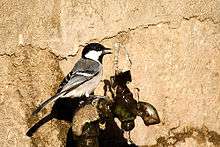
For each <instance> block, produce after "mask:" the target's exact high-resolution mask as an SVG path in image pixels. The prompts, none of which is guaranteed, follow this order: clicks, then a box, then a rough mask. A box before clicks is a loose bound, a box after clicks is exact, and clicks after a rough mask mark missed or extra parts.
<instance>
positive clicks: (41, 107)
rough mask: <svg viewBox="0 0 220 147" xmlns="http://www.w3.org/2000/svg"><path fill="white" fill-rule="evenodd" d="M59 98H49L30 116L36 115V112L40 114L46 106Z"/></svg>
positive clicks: (56, 96) (57, 96)
mask: <svg viewBox="0 0 220 147" xmlns="http://www.w3.org/2000/svg"><path fill="white" fill-rule="evenodd" d="M58 98H59V95H55V96H52V97H51V98H49V99H47V100H46V101H44V102H43V103H41V104H40V105H39V106H38V107H37V109H36V110H34V111H33V112H32V115H36V114H37V113H38V112H40V111H41V110H42V109H43V108H44V107H45V106H46V105H47V104H49V103H51V102H53V101H55V100H57V99H58Z"/></svg>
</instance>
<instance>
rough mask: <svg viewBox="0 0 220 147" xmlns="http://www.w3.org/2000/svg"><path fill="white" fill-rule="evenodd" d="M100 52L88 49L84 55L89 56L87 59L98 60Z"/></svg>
mask: <svg viewBox="0 0 220 147" xmlns="http://www.w3.org/2000/svg"><path fill="white" fill-rule="evenodd" d="M101 54H102V51H89V52H88V53H87V54H86V55H85V57H86V58H89V59H92V60H95V61H98V59H99V57H100V55H101Z"/></svg>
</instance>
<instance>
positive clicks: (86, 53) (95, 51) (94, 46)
mask: <svg viewBox="0 0 220 147" xmlns="http://www.w3.org/2000/svg"><path fill="white" fill-rule="evenodd" d="M110 50H111V49H110V48H106V47H104V46H103V45H101V44H99V43H90V44H88V45H86V46H85V47H84V49H83V51H82V58H86V59H91V60H95V61H99V62H100V63H102V58H103V57H104V55H106V54H111V52H110Z"/></svg>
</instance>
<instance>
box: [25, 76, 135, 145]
mask: <svg viewBox="0 0 220 147" xmlns="http://www.w3.org/2000/svg"><path fill="white" fill-rule="evenodd" d="M104 84H105V85H104V87H103V89H104V95H106V93H107V91H109V92H110V93H111V95H112V97H114V93H113V91H112V89H111V84H110V81H109V80H104ZM82 100H83V98H74V99H72V98H61V99H58V100H57V101H56V102H55V103H54V105H53V107H52V110H51V113H50V114H48V115H46V116H45V117H44V118H42V119H41V120H39V121H38V122H37V123H36V124H34V126H32V127H31V128H30V129H29V130H28V131H27V133H26V135H27V136H29V137H31V136H32V135H33V134H34V133H35V132H36V131H37V130H38V129H39V128H40V127H41V126H42V125H43V124H45V123H47V122H48V121H50V120H52V119H53V118H55V119H58V120H65V121H68V122H72V119H73V116H74V114H75V112H76V110H77V109H78V108H79V105H80V104H81V101H82ZM123 132H124V131H123V130H121V129H120V128H119V127H118V126H117V124H116V123H115V121H114V120H109V121H107V122H106V129H105V130H100V134H99V137H98V140H99V146H100V147H112V146H117V147H135V146H136V145H134V144H132V145H129V144H128V143H127V139H125V138H124V136H123ZM71 146H76V140H74V138H73V134H72V128H69V131H68V133H67V139H66V147H71Z"/></svg>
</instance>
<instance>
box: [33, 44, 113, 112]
mask: <svg viewBox="0 0 220 147" xmlns="http://www.w3.org/2000/svg"><path fill="white" fill-rule="evenodd" d="M109 50H110V49H109V48H105V47H104V46H103V45H101V44H99V43H90V44H88V45H86V46H85V47H84V49H83V51H82V56H81V58H80V59H79V60H78V62H77V63H76V64H75V66H74V67H73V69H72V71H71V72H70V73H69V74H68V75H67V76H66V77H65V78H64V79H63V81H62V82H61V84H60V86H59V88H58V90H57V92H56V94H55V95H54V96H52V97H51V98H49V99H47V100H46V101H44V102H43V103H42V104H40V105H39V106H38V107H37V109H36V110H35V111H34V112H33V113H32V115H35V114H37V113H38V112H39V111H40V110H41V109H42V108H44V106H46V105H47V104H48V103H50V102H53V101H55V100H57V99H58V98H62V97H72V98H74V97H81V96H86V97H89V95H90V94H91V93H92V92H94V90H95V88H96V87H97V86H98V84H99V82H100V81H101V79H102V59H103V56H104V55H106V54H111V52H110V51H109Z"/></svg>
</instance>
